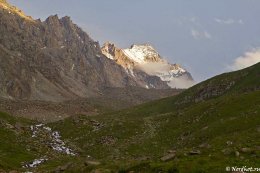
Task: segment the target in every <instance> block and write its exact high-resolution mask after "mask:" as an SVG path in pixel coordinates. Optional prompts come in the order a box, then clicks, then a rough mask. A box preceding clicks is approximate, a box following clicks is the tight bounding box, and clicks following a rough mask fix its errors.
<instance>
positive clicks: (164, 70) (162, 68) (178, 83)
mask: <svg viewBox="0 0 260 173" xmlns="http://www.w3.org/2000/svg"><path fill="white" fill-rule="evenodd" d="M101 50H102V53H103V54H104V55H105V56H106V57H108V58H109V59H112V60H114V61H115V62H116V63H117V64H119V65H121V66H122V67H123V68H124V69H125V70H126V72H127V73H129V74H130V75H132V76H133V77H135V76H136V71H140V70H141V71H143V72H145V73H147V74H149V75H152V76H158V77H160V79H161V80H162V81H165V82H167V84H168V85H169V86H170V87H172V88H188V87H190V86H192V85H194V83H195V82H194V80H193V78H192V76H191V74H190V73H189V72H188V71H187V70H185V69H184V68H182V67H181V66H180V65H178V64H170V63H169V62H167V61H166V60H165V59H163V58H162V57H161V56H160V55H159V53H158V52H157V51H156V50H155V49H154V48H153V47H152V46H151V45H149V44H143V45H132V46H131V48H129V49H120V48H118V47H116V46H115V44H113V43H110V42H107V43H105V44H104V45H103V47H102V48H101ZM148 87H151V86H148Z"/></svg>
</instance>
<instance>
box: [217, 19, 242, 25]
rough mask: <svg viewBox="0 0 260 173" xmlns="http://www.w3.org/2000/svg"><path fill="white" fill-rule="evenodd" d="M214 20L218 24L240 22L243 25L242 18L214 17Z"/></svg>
mask: <svg viewBox="0 0 260 173" xmlns="http://www.w3.org/2000/svg"><path fill="white" fill-rule="evenodd" d="M215 21H216V22H217V23H219V24H225V25H233V24H240V25H243V24H244V22H243V20H242V19H239V20H235V19H231V18H230V19H218V18H216V19H215Z"/></svg>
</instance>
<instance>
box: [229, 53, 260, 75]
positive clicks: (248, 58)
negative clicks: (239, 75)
mask: <svg viewBox="0 0 260 173" xmlns="http://www.w3.org/2000/svg"><path fill="white" fill-rule="evenodd" d="M258 62H260V48H257V49H254V50H252V51H250V52H246V53H245V54H244V55H243V56H241V57H238V58H237V59H235V61H234V63H233V64H232V65H231V66H229V69H230V70H240V69H244V68H247V67H249V66H252V65H254V64H256V63H258Z"/></svg>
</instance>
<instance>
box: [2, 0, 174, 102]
mask: <svg viewBox="0 0 260 173" xmlns="http://www.w3.org/2000/svg"><path fill="white" fill-rule="evenodd" d="M0 8H1V10H0V14H1V15H0V22H1V26H0V32H1V35H0V40H1V44H0V60H1V64H0V94H1V96H3V97H5V98H12V99H38V100H50V101H62V100H66V99H72V98H77V97H84V98H86V97H92V96H97V95H99V94H101V93H102V90H103V88H106V87H119V88H124V87H142V88H145V87H146V86H147V85H152V86H154V88H156V89H166V88H169V87H168V85H167V83H166V82H164V81H162V80H161V79H160V78H159V77H156V76H151V75H148V74H147V73H145V72H140V73H139V76H140V77H139V78H138V79H136V78H134V77H133V76H131V75H129V74H128V73H127V72H126V71H125V70H124V68H122V67H121V66H120V65H118V64H117V63H115V62H114V61H112V60H110V59H108V58H106V57H105V56H104V55H103V54H102V52H101V49H100V46H99V44H98V42H96V41H94V40H93V39H92V38H90V37H89V35H88V34H87V33H85V32H84V31H83V30H82V29H81V28H79V27H78V26H77V25H75V24H74V23H73V22H72V21H71V19H70V18H69V17H63V18H58V16H57V15H54V16H50V17H48V18H47V19H46V20H45V21H43V22H42V21H40V20H32V19H31V18H30V17H27V16H25V15H24V14H23V12H21V11H20V10H18V9H17V8H15V7H12V6H10V5H8V4H6V1H1V6H0Z"/></svg>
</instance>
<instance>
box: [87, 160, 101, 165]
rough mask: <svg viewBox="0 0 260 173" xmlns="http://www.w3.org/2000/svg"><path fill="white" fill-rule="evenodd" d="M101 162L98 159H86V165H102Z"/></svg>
mask: <svg viewBox="0 0 260 173" xmlns="http://www.w3.org/2000/svg"><path fill="white" fill-rule="evenodd" d="M100 164H101V163H100V162H98V161H91V160H87V161H85V163H84V165H85V166H98V165H100Z"/></svg>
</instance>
